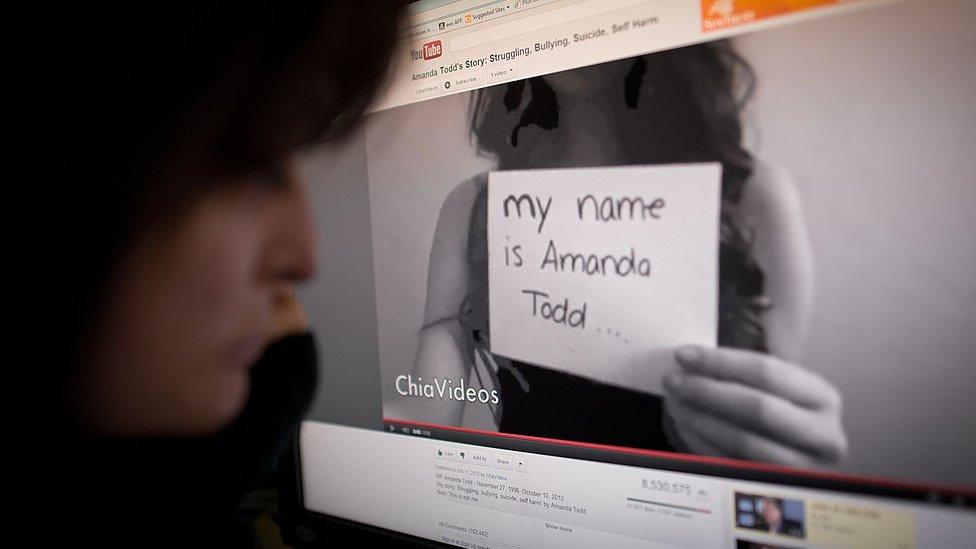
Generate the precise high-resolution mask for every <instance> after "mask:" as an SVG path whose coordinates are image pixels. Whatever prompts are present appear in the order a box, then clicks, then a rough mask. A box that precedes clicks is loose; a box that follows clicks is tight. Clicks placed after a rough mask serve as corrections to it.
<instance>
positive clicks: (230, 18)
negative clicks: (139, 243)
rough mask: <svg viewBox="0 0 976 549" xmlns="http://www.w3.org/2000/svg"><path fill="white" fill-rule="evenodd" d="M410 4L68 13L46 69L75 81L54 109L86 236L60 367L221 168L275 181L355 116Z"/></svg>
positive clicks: (392, 0)
mask: <svg viewBox="0 0 976 549" xmlns="http://www.w3.org/2000/svg"><path fill="white" fill-rule="evenodd" d="M405 4H406V2H404V1H402V0H383V1H371V2H339V1H324V0H315V1H294V2H242V3H237V2H213V1H211V2H207V1H203V2H194V3H192V4H191V5H189V6H180V7H170V6H168V5H167V6H166V7H156V8H150V9H146V7H145V6H138V7H131V8H127V7H125V6H120V5H116V4H112V5H111V7H110V8H108V7H103V8H98V7H94V6H92V5H90V4H84V6H78V7H76V8H74V9H77V10H78V11H79V13H73V14H72V13H61V14H59V15H60V17H59V18H58V21H59V24H58V25H57V26H63V27H64V28H63V29H58V28H55V29H54V30H53V32H51V36H54V37H55V38H54V40H56V41H57V43H58V44H59V45H60V46H62V47H60V48H59V49H58V52H57V55H58V57H57V58H56V59H54V60H53V61H52V63H51V64H50V65H49V66H47V67H45V69H46V70H47V71H49V72H50V73H51V74H52V75H53V78H54V80H56V84H59V85H60V89H63V90H65V91H64V93H63V96H62V97H59V98H58V99H57V101H56V102H54V103H53V104H52V105H50V108H51V109H52V110H54V111H55V112H56V113H57V114H56V116H57V118H58V120H57V122H58V125H59V129H58V134H59V136H60V140H61V145H62V146H63V148H64V149H65V150H64V151H63V152H64V155H63V159H64V161H65V162H64V164H63V172H64V173H62V174H59V177H60V183H59V185H63V187H64V188H65V190H66V191H67V192H66V193H65V198H66V199H67V200H70V206H69V208H68V209H69V211H68V215H67V216H66V222H67V224H68V226H67V227H65V229H64V236H65V239H66V241H67V242H68V243H69V244H70V245H71V246H72V249H71V252H70V253H69V260H70V265H69V277H70V283H69V285H70V288H69V294H70V296H69V299H68V314H67V315H66V317H67V325H66V326H65V327H64V330H63V333H64V335H65V338H66V341H65V342H64V345H63V349H64V353H65V354H64V356H63V357H61V358H60V361H61V362H63V363H64V369H63V370H62V371H61V372H60V373H62V374H64V373H66V372H70V371H71V370H72V369H74V368H75V366H76V365H77V364H78V363H79V362H80V361H81V360H82V357H83V356H84V349H83V347H84V342H85V340H86V338H87V337H88V332H89V329H90V326H91V325H92V324H93V322H94V320H95V319H97V317H98V316H99V314H100V310H99V307H100V306H101V304H102V303H104V301H105V298H106V296H107V292H109V291H110V288H109V286H108V281H109V280H110V278H111V275H112V273H113V270H114V269H115V268H116V267H117V265H118V264H119V261H120V260H121V259H122V257H124V255H125V254H126V253H127V251H128V250H129V249H130V248H131V247H132V246H133V244H134V242H135V241H136V239H137V238H138V236H139V235H140V234H141V233H142V232H143V231H144V230H145V229H146V227H147V226H150V225H153V224H155V223H158V222H160V221H165V220H167V219H169V218H171V217H172V216H174V215H178V213H179V212H180V211H183V207H185V206H186V205H187V204H189V203H191V202H192V201H193V200H194V198H195V197H198V196H199V195H200V193H201V192H202V191H205V190H206V188H207V187H208V186H212V185H213V184H214V182H215V181H217V180H218V179H220V180H224V181H226V180H227V179H228V178H227V177H222V178H218V177H215V176H217V175H222V176H227V175H245V174H254V173H267V174H270V175H269V176H268V179H274V176H273V174H274V173H275V170H276V167H277V166H279V165H280V163H281V161H282V160H283V159H284V158H285V157H286V156H287V155H288V154H290V153H292V152H294V151H297V150H299V149H302V148H303V147H306V146H308V145H312V144H314V143H317V142H319V141H322V140H330V139H337V138H340V137H342V136H344V135H346V134H348V133H349V132H350V130H351V129H352V128H354V127H355V125H356V124H357V122H358V121H359V119H360V116H361V115H362V113H363V112H364V110H365V109H366V108H367V107H368V106H369V104H370V103H371V102H372V100H373V97H374V95H375V93H376V91H377V88H378V86H379V84H380V82H381V80H382V78H383V76H384V75H385V74H386V72H387V70H388V67H389V62H390V57H391V52H392V50H393V47H394V45H395V41H396V34H397V25H398V22H399V14H400V11H401V9H402V7H403V5H405ZM99 10H102V11H101V12H99ZM66 378H67V376H61V381H62V382H64V383H62V387H61V389H62V390H67V382H66V381H67V380H66ZM61 396H62V397H63V398H64V400H65V401H67V395H66V394H63V395H61Z"/></svg>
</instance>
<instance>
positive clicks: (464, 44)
mask: <svg viewBox="0 0 976 549" xmlns="http://www.w3.org/2000/svg"><path fill="white" fill-rule="evenodd" d="M647 2H648V0H585V1H583V2H579V3H578V4H573V5H572V6H566V7H565V8H557V9H554V10H551V11H547V12H545V13H540V14H538V15H532V16H529V17H526V18H524V19H519V20H517V21H512V22H510V23H502V24H501V25H495V26H494V27H489V28H487V29H484V30H478V31H472V32H469V33H467V34H462V35H461V36H457V37H455V38H452V39H451V51H457V50H462V49H465V48H472V47H474V46H481V45H483V44H488V43H491V42H495V41H498V40H504V39H506V38H512V37H515V36H519V35H521V34H525V33H528V32H537V31H540V30H543V29H546V28H549V27H555V26H557V25H562V24H563V23H570V22H572V21H577V20H580V19H585V18H589V17H594V16H596V15H603V14H605V13H610V12H613V11H617V10H619V9H623V8H628V7H630V6H636V5H638V4H645V3H647Z"/></svg>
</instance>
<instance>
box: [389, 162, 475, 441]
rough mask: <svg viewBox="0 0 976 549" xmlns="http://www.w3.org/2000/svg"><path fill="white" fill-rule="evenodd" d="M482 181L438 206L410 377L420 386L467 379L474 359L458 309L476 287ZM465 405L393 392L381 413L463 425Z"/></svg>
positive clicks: (461, 187) (458, 189) (460, 187)
mask: <svg viewBox="0 0 976 549" xmlns="http://www.w3.org/2000/svg"><path fill="white" fill-rule="evenodd" d="M485 185H486V183H485V178H484V177H475V178H473V179H469V180H467V181H464V182H463V183H461V184H460V185H458V186H457V187H456V188H455V189H454V190H453V191H451V194H449V195H448V197H447V199H445V201H444V204H443V205H442V206H441V211H440V215H439V216H438V219H437V226H436V228H435V229H434V238H433V242H432V243H431V250H430V261H429V264H428V268H427V301H426V305H425V308H424V320H423V326H422V327H421V329H420V332H419V340H418V342H417V353H416V355H415V357H414V362H413V368H412V369H411V371H410V375H411V376H412V378H413V379H414V381H416V380H417V378H420V379H422V380H423V382H424V383H433V382H434V379H435V378H437V379H438V380H440V381H441V382H442V383H443V381H444V380H451V381H452V383H451V385H450V386H451V387H455V386H457V384H458V382H459V380H460V379H464V380H465V381H467V380H468V376H469V375H470V373H471V364H472V362H471V361H472V360H473V357H472V356H467V353H468V346H467V340H466V338H467V335H466V334H465V333H464V330H463V329H462V327H461V317H460V315H461V305H462V303H463V302H464V300H465V298H466V297H467V296H468V294H469V293H470V292H472V291H475V288H473V287H472V284H471V277H472V272H471V265H470V264H469V261H468V248H469V245H468V233H469V231H470V230H469V227H470V225H471V216H472V210H473V208H474V204H475V201H476V200H477V198H478V194H479V193H480V192H482V191H483V190H484V188H485ZM464 408H465V403H464V402H463V401H457V400H453V399H448V398H446V397H445V398H443V399H441V398H438V397H436V396H435V398H433V399H430V398H425V397H415V396H401V395H399V394H397V393H394V398H393V400H392V401H390V402H388V403H387V404H386V409H385V414H386V415H387V416H389V417H392V418H396V419H406V420H414V421H425V422H430V423H438V424H442V425H461V421H462V419H463V417H464Z"/></svg>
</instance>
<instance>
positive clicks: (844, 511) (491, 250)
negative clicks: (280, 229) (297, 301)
mask: <svg viewBox="0 0 976 549" xmlns="http://www.w3.org/2000/svg"><path fill="white" fill-rule="evenodd" d="M974 28H976V3H974V2H972V1H970V0H931V1H872V0H862V1H842V0H701V2H698V1H691V0H535V1H532V0H498V1H490V0H471V1H456V2H443V1H423V2H416V3H414V4H412V6H411V9H410V14H409V18H408V20H407V21H406V22H405V23H404V26H403V29H402V33H403V35H402V41H401V42H400V46H399V49H398V52H397V58H396V60H395V67H394V68H393V72H392V75H391V77H390V79H389V83H388V85H387V88H386V89H385V91H384V92H383V94H382V96H381V98H380V99H379V100H378V101H377V103H376V104H375V105H374V107H373V109H372V110H371V112H370V114H369V115H368V117H367V120H366V123H365V126H364V128H363V129H362V130H361V131H360V132H359V133H358V134H356V135H354V136H353V137H352V138H351V139H350V140H349V141H347V142H346V143H344V144H343V145H342V146H340V147H333V148H332V149H329V150H324V151H319V152H316V153H314V154H310V155H309V157H308V158H307V159H306V161H305V163H304V168H303V169H304V171H305V176H306V179H308V180H310V182H311V184H310V186H309V193H310V194H311V198H312V202H313V203H314V208H315V209H316V211H317V212H316V213H317V214H318V215H317V218H318V223H319V226H318V233H319V243H318V247H319V255H320V257H321V261H320V263H321V269H320V274H319V276H318V278H317V279H316V280H315V281H313V282H312V283H311V284H309V285H308V286H306V287H305V288H303V289H302V291H301V293H300V298H301V300H302V301H303V303H304V305H305V306H306V308H307V311H308V315H309V317H310V320H311V324H312V326H313V329H314V331H315V333H316V334H317V337H318V344H319V349H320V360H321V375H320V387H321V389H320V391H319V394H318V395H317V397H316V400H315V404H314V406H313V409H312V410H311V412H310V415H309V416H308V419H307V421H305V422H304V423H303V425H302V428H301V432H300V437H299V440H298V442H297V444H296V451H295V455H294V456H293V457H294V462H295V467H294V471H293V472H294V475H293V478H292V479H291V482H288V483H286V488H288V489H289V490H290V496H286V497H285V498H284V500H283V501H282V505H283V506H284V509H285V512H284V526H283V528H284V534H285V536H286V539H288V540H289V541H290V542H292V543H294V544H296V545H303V544H314V543H315V542H316V541H321V540H322V539H323V538H327V537H328V535H329V528H331V527H333V525H336V524H356V525H360V526H362V527H363V528H370V529H374V530H375V531H381V532H386V533H391V534H393V533H396V534H398V535H402V536H408V537H409V538H410V539H414V540H425V541H427V542H430V543H437V544H444V545H449V546H459V547H598V546H603V547H648V546H654V547H902V548H908V547H963V546H971V545H972V544H973V540H974V539H976V497H974V496H976V467H973V464H974V463H976V422H974V418H976V399H974V398H973V394H974V389H976V358H974V357H976V337H974V335H976V215H974V212H976V175H974V174H976V154H973V153H974V148H973V143H976V108H974V105H973V98H974V97H976V63H973V58H974V57H976V32H973V29H974ZM355 51H356V50H355V44H350V45H349V49H348V50H346V51H342V52H336V55H343V56H348V57H349V59H350V61H351V62H355V55H356V54H355Z"/></svg>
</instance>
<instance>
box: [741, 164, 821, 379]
mask: <svg viewBox="0 0 976 549" xmlns="http://www.w3.org/2000/svg"><path fill="white" fill-rule="evenodd" d="M739 214H740V219H741V220H742V224H743V226H744V227H746V228H747V229H751V230H752V231H753V234H754V235H755V240H754V243H753V246H754V247H753V253H754V254H755V257H756V261H757V262H758V263H759V265H760V267H762V269H763V272H764V273H765V275H766V279H765V283H766V287H765V290H766V294H767V295H768V296H769V298H770V301H771V302H772V304H773V306H772V308H771V309H770V310H769V311H767V312H766V313H765V319H764V320H765V322H764V325H765V326H766V335H767V341H768V344H769V349H770V352H771V353H772V354H773V355H775V356H777V357H779V358H781V359H784V360H799V358H800V356H801V353H802V350H803V344H804V341H805V339H806V334H807V328H808V326H809V320H810V315H811V312H812V307H813V276H814V274H813V253H812V251H811V249H810V240H809V238H808V235H807V227H806V221H805V219H804V215H803V208H802V207H801V205H800V197H799V193H798V192H797V189H796V185H795V184H794V182H793V179H792V178H791V177H790V176H789V174H788V173H787V172H786V171H784V170H781V169H778V168H774V167H771V166H769V165H766V164H762V163H757V166H756V171H755V173H754V174H753V177H752V178H751V179H750V180H749V184H748V185H747V186H746V190H745V192H744V193H743V195H742V199H741V201H740V204H739Z"/></svg>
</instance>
